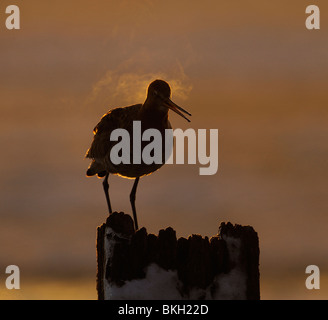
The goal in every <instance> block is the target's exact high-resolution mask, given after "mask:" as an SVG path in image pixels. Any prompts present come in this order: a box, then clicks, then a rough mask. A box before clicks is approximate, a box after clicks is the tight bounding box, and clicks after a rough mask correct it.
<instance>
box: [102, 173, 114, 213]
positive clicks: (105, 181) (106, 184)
mask: <svg viewBox="0 0 328 320" xmlns="http://www.w3.org/2000/svg"><path fill="white" fill-rule="evenodd" d="M108 177H109V173H107V174H106V177H105V178H104V181H103V187H104V191H105V197H106V201H107V206H108V211H109V214H111V213H112V206H111V205H110V200H109V193H108V189H109V184H108Z"/></svg>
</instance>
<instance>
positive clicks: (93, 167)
mask: <svg viewBox="0 0 328 320" xmlns="http://www.w3.org/2000/svg"><path fill="white" fill-rule="evenodd" d="M95 174H96V175H97V176H98V177H99V178H102V177H104V176H105V175H106V174H107V171H106V170H104V168H103V166H102V165H101V164H100V163H99V162H96V161H95V160H93V161H92V162H91V164H90V166H89V168H88V170H87V173H86V175H87V177H92V176H94V175H95Z"/></svg>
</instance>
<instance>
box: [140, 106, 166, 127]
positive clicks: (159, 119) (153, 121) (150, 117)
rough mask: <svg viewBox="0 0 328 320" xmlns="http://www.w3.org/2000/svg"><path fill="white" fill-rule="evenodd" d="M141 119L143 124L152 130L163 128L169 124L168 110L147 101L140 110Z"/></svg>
mask: <svg viewBox="0 0 328 320" xmlns="http://www.w3.org/2000/svg"><path fill="white" fill-rule="evenodd" d="M140 118H141V121H142V123H143V124H145V125H146V126H148V127H150V128H156V127H157V126H163V125H165V124H166V123H167V122H168V110H167V109H164V108H163V109H161V108H158V107H157V106H155V105H153V104H152V103H151V102H147V100H146V101H145V103H144V104H143V105H142V107H141V110H140Z"/></svg>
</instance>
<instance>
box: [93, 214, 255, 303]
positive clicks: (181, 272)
mask: <svg viewBox="0 0 328 320" xmlns="http://www.w3.org/2000/svg"><path fill="white" fill-rule="evenodd" d="M97 265H98V270H97V292H98V299H100V300H104V299H105V300H107V299H126V300H128V299H215V300H218V299H252V300H256V299H260V284H259V277H260V274H259V240H258V236H257V233H256V232H255V231H254V229H253V228H252V227H250V226H247V227H243V226H240V225H234V226H233V225H232V224H231V223H221V226H220V228H219V233H218V235H216V236H213V237H212V238H211V239H208V238H207V237H205V238H203V237H202V236H200V235H192V236H190V237H189V238H188V239H185V238H180V239H177V238H176V233H175V231H174V230H173V229H172V228H170V227H169V228H167V229H165V230H160V232H159V234H158V236H156V235H154V234H148V233H147V231H146V229H145V228H142V229H140V230H138V231H137V232H135V230H134V226H133V221H132V219H131V217H130V216H129V215H125V214H124V213H117V212H115V213H113V214H112V215H110V216H109V217H108V218H107V221H106V223H104V224H103V225H102V226H100V227H99V228H98V230H97Z"/></svg>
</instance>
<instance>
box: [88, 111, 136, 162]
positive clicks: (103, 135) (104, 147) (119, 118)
mask: <svg viewBox="0 0 328 320" xmlns="http://www.w3.org/2000/svg"><path fill="white" fill-rule="evenodd" d="M138 106H139V105H134V106H130V107H125V108H115V109H112V110H110V111H109V112H108V113H106V114H105V115H104V116H103V117H102V118H101V120H100V121H99V123H98V124H97V125H96V126H95V128H94V129H93V133H94V137H93V141H92V144H91V147H90V149H89V150H88V151H87V153H86V155H85V156H86V158H92V159H97V158H98V159H99V158H103V157H105V155H106V154H107V152H108V151H110V150H111V148H112V146H113V145H115V144H116V143H117V142H116V141H111V140H110V135H111V133H112V131H113V130H115V129H119V128H123V129H126V128H127V127H129V126H130V124H131V123H132V121H133V120H134V119H135V118H136V116H137V112H138Z"/></svg>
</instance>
